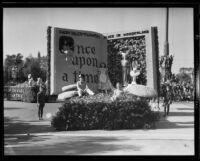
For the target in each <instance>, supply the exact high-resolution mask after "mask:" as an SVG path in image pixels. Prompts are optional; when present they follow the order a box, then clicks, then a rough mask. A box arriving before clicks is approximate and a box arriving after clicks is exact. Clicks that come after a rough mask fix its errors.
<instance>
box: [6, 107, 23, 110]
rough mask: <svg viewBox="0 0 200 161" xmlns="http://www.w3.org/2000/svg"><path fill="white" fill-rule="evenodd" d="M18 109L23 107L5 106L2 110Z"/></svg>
mask: <svg viewBox="0 0 200 161" xmlns="http://www.w3.org/2000/svg"><path fill="white" fill-rule="evenodd" d="M19 109H24V108H19V107H6V108H4V110H19Z"/></svg>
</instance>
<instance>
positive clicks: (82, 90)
mask: <svg viewBox="0 0 200 161" xmlns="http://www.w3.org/2000/svg"><path fill="white" fill-rule="evenodd" d="M76 85H77V91H78V96H79V97H81V96H82V95H84V94H89V95H94V92H93V91H92V90H91V89H89V87H88V85H87V84H86V83H85V81H84V79H83V75H82V74H80V75H79V81H78V82H77V84H76Z"/></svg>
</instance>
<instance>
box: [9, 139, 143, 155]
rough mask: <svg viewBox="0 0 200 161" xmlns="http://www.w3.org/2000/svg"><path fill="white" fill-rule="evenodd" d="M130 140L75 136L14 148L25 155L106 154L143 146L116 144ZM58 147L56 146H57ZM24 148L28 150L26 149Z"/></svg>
mask: <svg viewBox="0 0 200 161" xmlns="http://www.w3.org/2000/svg"><path fill="white" fill-rule="evenodd" d="M123 141H128V140H127V139H124V138H123V139H120V138H119V137H118V138H117V137H108V136H107V137H105V136H104V137H86V136H84V137H80V136H79V137H73V138H66V139H65V142H61V143H56V144H51V145H43V146H34V147H31V148H29V147H18V148H12V150H13V151H14V152H15V153H16V154H25V155H87V154H88V155H93V154H95V153H98V154H104V153H106V152H113V151H116V150H123V151H127V150H131V151H140V150H141V148H142V147H140V146H134V145H123V144H120V145H119V144H116V142H117V143H119V142H123ZM55 147H56V148H55ZM24 148H25V149H26V150H24Z"/></svg>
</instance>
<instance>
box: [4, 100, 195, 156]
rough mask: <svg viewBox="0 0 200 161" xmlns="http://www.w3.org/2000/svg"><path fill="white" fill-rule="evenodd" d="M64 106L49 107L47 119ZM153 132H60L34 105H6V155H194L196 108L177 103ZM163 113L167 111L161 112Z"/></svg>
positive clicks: (151, 130) (15, 103)
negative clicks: (40, 117)
mask: <svg viewBox="0 0 200 161" xmlns="http://www.w3.org/2000/svg"><path fill="white" fill-rule="evenodd" d="M60 106H61V103H47V104H46V106H45V108H44V116H46V114H48V113H51V114H55V113H56V111H57V110H58V107H60ZM170 110H171V111H170V115H169V116H168V117H166V118H163V117H162V118H161V121H160V122H158V124H157V127H156V129H150V130H143V129H142V130H112V131H108V130H85V131H62V132H57V131H55V130H54V129H52V128H51V127H50V119H47V118H46V119H44V120H43V121H39V120H38V118H37V107H36V104H34V103H23V102H15V101H12V102H11V101H4V141H5V142H4V144H5V146H4V152H5V155H194V105H193V102H192V103H191V102H190V103H186V102H184V103H174V104H172V106H171V109H170ZM161 111H163V110H162V109H161Z"/></svg>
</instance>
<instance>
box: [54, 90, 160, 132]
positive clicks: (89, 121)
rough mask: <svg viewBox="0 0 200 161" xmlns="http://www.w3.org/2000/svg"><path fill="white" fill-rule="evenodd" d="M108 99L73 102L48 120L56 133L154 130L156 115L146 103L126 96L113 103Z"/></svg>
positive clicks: (99, 96)
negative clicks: (65, 131) (64, 131)
mask: <svg viewBox="0 0 200 161" xmlns="http://www.w3.org/2000/svg"><path fill="white" fill-rule="evenodd" d="M110 96H111V95H109V94H108V95H106V94H102V93H100V94H97V95H95V96H84V97H83V98H77V97H76V98H72V99H70V100H68V101H66V102H65V103H63V105H62V106H61V107H60V108H59V110H58V112H57V113H56V114H55V116H53V118H52V120H51V126H52V127H54V128H55V129H56V130H59V131H62V130H94V129H107V130H115V129H138V128H146V127H150V128H153V127H154V126H155V122H156V121H158V120H159V113H158V112H153V111H151V107H150V106H149V104H148V101H147V100H145V99H141V98H139V99H138V98H137V97H135V96H131V95H128V94H122V96H121V97H120V98H119V99H117V100H116V101H113V102H112V101H110Z"/></svg>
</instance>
